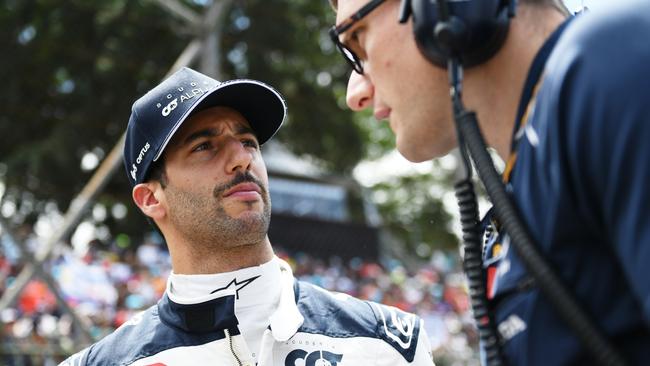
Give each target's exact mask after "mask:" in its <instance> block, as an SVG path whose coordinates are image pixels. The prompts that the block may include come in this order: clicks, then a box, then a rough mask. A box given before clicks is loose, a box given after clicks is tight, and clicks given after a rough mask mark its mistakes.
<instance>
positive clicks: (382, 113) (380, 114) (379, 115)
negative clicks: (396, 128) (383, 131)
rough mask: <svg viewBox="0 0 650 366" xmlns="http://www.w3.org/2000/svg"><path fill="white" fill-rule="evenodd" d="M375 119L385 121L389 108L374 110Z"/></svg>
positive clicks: (388, 114)
mask: <svg viewBox="0 0 650 366" xmlns="http://www.w3.org/2000/svg"><path fill="white" fill-rule="evenodd" d="M374 115H375V119H377V121H381V120H383V119H386V118H388V117H389V116H390V108H381V109H376V110H375V113H374Z"/></svg>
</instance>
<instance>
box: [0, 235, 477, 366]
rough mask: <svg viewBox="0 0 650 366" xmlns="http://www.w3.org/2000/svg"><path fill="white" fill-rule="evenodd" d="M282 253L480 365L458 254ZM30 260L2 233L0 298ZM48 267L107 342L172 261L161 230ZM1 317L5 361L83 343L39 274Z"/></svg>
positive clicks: (300, 268)
mask: <svg viewBox="0 0 650 366" xmlns="http://www.w3.org/2000/svg"><path fill="white" fill-rule="evenodd" d="M24 237H25V238H26V240H25V243H27V246H28V247H32V249H36V248H37V247H38V245H37V244H38V243H37V239H36V238H35V237H34V236H33V235H29V234H28V235H26V236H24ZM275 250H276V254H277V255H278V256H279V257H280V258H282V259H284V260H286V261H287V262H288V263H290V264H291V266H292V268H293V270H294V275H295V277H297V278H298V279H301V280H304V281H307V282H310V283H313V284H316V285H319V286H322V287H324V288H326V289H329V290H332V291H338V292H344V293H347V294H350V295H352V296H356V297H358V298H361V299H367V300H372V301H376V302H380V303H384V304H387V305H393V306H396V307H398V308H400V309H403V310H406V311H410V312H414V313H416V314H418V315H419V316H421V317H422V318H423V319H424V321H425V328H426V331H427V333H428V336H429V340H430V342H431V346H432V349H433V350H434V360H435V361H436V364H437V365H439V366H445V365H478V362H477V359H478V356H477V342H478V340H477V334H476V331H475V328H474V326H473V321H472V319H471V313H470V305H469V301H468V296H467V288H466V285H465V282H464V278H463V275H462V271H461V269H460V265H459V260H458V256H457V254H456V253H446V252H442V251H440V252H435V253H434V255H433V256H432V257H431V260H430V262H429V263H424V264H423V265H421V266H419V267H418V268H406V267H405V266H404V265H403V264H402V263H400V262H399V261H398V260H395V259H390V260H387V261H386V262H385V263H377V262H374V261H367V260H362V259H359V258H353V259H351V260H349V261H343V260H341V259H340V258H338V257H336V256H332V257H331V258H327V259H325V258H315V257H313V256H310V255H308V254H306V253H300V252H298V253H290V252H288V251H285V250H283V249H281V248H278V247H275ZM21 263H22V261H21V258H20V251H19V250H18V247H17V246H16V243H13V242H12V241H11V239H9V238H8V237H7V236H2V237H0V296H1V295H2V294H3V293H4V291H5V290H6V289H7V288H8V286H10V285H11V283H12V281H14V280H15V278H16V276H17V275H18V273H19V272H20V270H21V269H22V265H21ZM46 270H48V271H49V272H50V273H52V275H53V277H54V278H55V279H56V280H57V281H58V283H59V285H60V287H61V290H62V292H63V295H64V296H65V298H66V299H67V301H68V303H69V304H71V305H72V306H73V308H74V309H75V310H76V311H77V312H78V313H79V314H81V315H83V316H84V317H86V318H88V319H90V321H91V323H92V325H91V326H90V332H91V335H92V336H93V337H94V338H95V339H99V338H101V337H103V336H105V335H106V334H108V333H110V332H112V331H113V330H114V329H115V328H116V327H119V326H120V325H121V324H122V323H124V322H125V321H126V320H128V319H129V318H130V317H131V316H133V315H134V314H135V313H137V312H139V311H141V310H143V309H146V308H148V307H149V306H151V305H153V304H155V303H156V302H157V300H158V299H159V298H160V297H161V296H162V294H163V292H164V291H165V286H166V280H167V276H168V275H169V273H170V271H171V264H170V258H169V253H168V252H167V250H166V247H165V245H164V243H163V242H162V240H160V239H159V237H157V236H156V235H155V234H152V235H151V236H149V237H148V238H147V239H145V240H144V242H143V243H141V244H140V245H128V246H124V245H119V241H117V240H116V241H114V242H113V243H111V244H105V243H102V242H100V241H93V242H91V243H89V245H88V249H87V250H86V251H85V253H84V254H83V255H80V254H76V253H74V252H73V251H72V250H71V249H69V248H59V250H58V252H57V253H56V255H55V256H53V259H51V260H50V261H49V262H48V265H47V268H46ZM0 324H1V326H2V328H1V330H0V339H1V341H0V365H11V366H14V365H15V366H19V365H48V366H49V365H56V364H58V362H60V361H61V360H63V359H64V358H65V356H66V355H67V354H70V353H73V352H75V351H78V350H79V344H78V339H79V338H78V337H77V335H78V331H77V330H75V327H74V326H73V321H72V317H71V316H70V315H69V314H66V313H65V312H64V311H63V310H62V309H61V307H60V306H58V305H57V301H56V298H55V296H54V295H53V294H52V293H51V291H50V290H49V289H48V287H47V285H46V284H45V283H44V282H43V281H42V280H40V279H38V278H33V279H32V280H31V281H30V282H29V283H28V285H27V286H26V287H25V289H24V291H23V292H22V293H21V295H20V296H19V298H18V300H17V301H16V302H15V305H14V306H13V307H10V308H6V309H4V310H2V312H1V313H0Z"/></svg>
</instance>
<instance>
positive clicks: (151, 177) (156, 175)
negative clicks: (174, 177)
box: [144, 156, 167, 189]
mask: <svg viewBox="0 0 650 366" xmlns="http://www.w3.org/2000/svg"><path fill="white" fill-rule="evenodd" d="M144 181H145V182H150V181H158V182H160V186H161V187H163V189H165V188H167V171H166V170H165V157H164V156H161V157H160V158H159V159H158V160H156V161H154V162H153V163H152V164H151V167H149V172H148V173H147V177H146V178H145V180H144Z"/></svg>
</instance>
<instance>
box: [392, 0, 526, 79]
mask: <svg viewBox="0 0 650 366" xmlns="http://www.w3.org/2000/svg"><path fill="white" fill-rule="evenodd" d="M402 1H403V3H402V7H405V6H408V5H409V4H408V3H410V13H411V15H412V18H413V34H414V37H415V41H416V43H417V45H418V48H419V49H420V52H421V53H422V55H424V57H425V58H426V59H427V60H429V62H431V63H433V64H434V65H437V66H440V67H444V68H446V67H447V60H448V59H449V57H451V55H455V56H457V57H458V58H459V60H460V62H461V64H462V65H463V67H465V68H469V67H472V66H475V65H478V64H481V63H483V62H485V61H487V60H488V59H490V58H491V57H492V56H493V55H494V54H495V53H496V52H497V51H498V50H499V49H500V48H501V46H502V45H503V43H504V42H505V38H506V35H507V32H508V25H509V16H508V14H509V10H511V9H512V8H513V7H512V6H511V3H514V2H515V1H516V0H509V1H502V0H465V1H447V7H448V9H449V19H448V20H447V21H446V22H441V21H440V20H439V19H438V4H437V1H443V0H402ZM407 12H408V9H407V10H404V13H405V14H406V13H407Z"/></svg>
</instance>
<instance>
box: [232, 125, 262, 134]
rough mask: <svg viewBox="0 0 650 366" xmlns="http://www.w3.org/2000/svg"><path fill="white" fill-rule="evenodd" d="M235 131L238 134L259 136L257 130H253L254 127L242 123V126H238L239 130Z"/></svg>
mask: <svg viewBox="0 0 650 366" xmlns="http://www.w3.org/2000/svg"><path fill="white" fill-rule="evenodd" d="M235 133H236V134H237V135H246V134H251V135H253V136H255V137H257V135H255V131H253V129H252V128H250V127H248V126H245V125H240V126H239V127H238V128H237V131H235Z"/></svg>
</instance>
